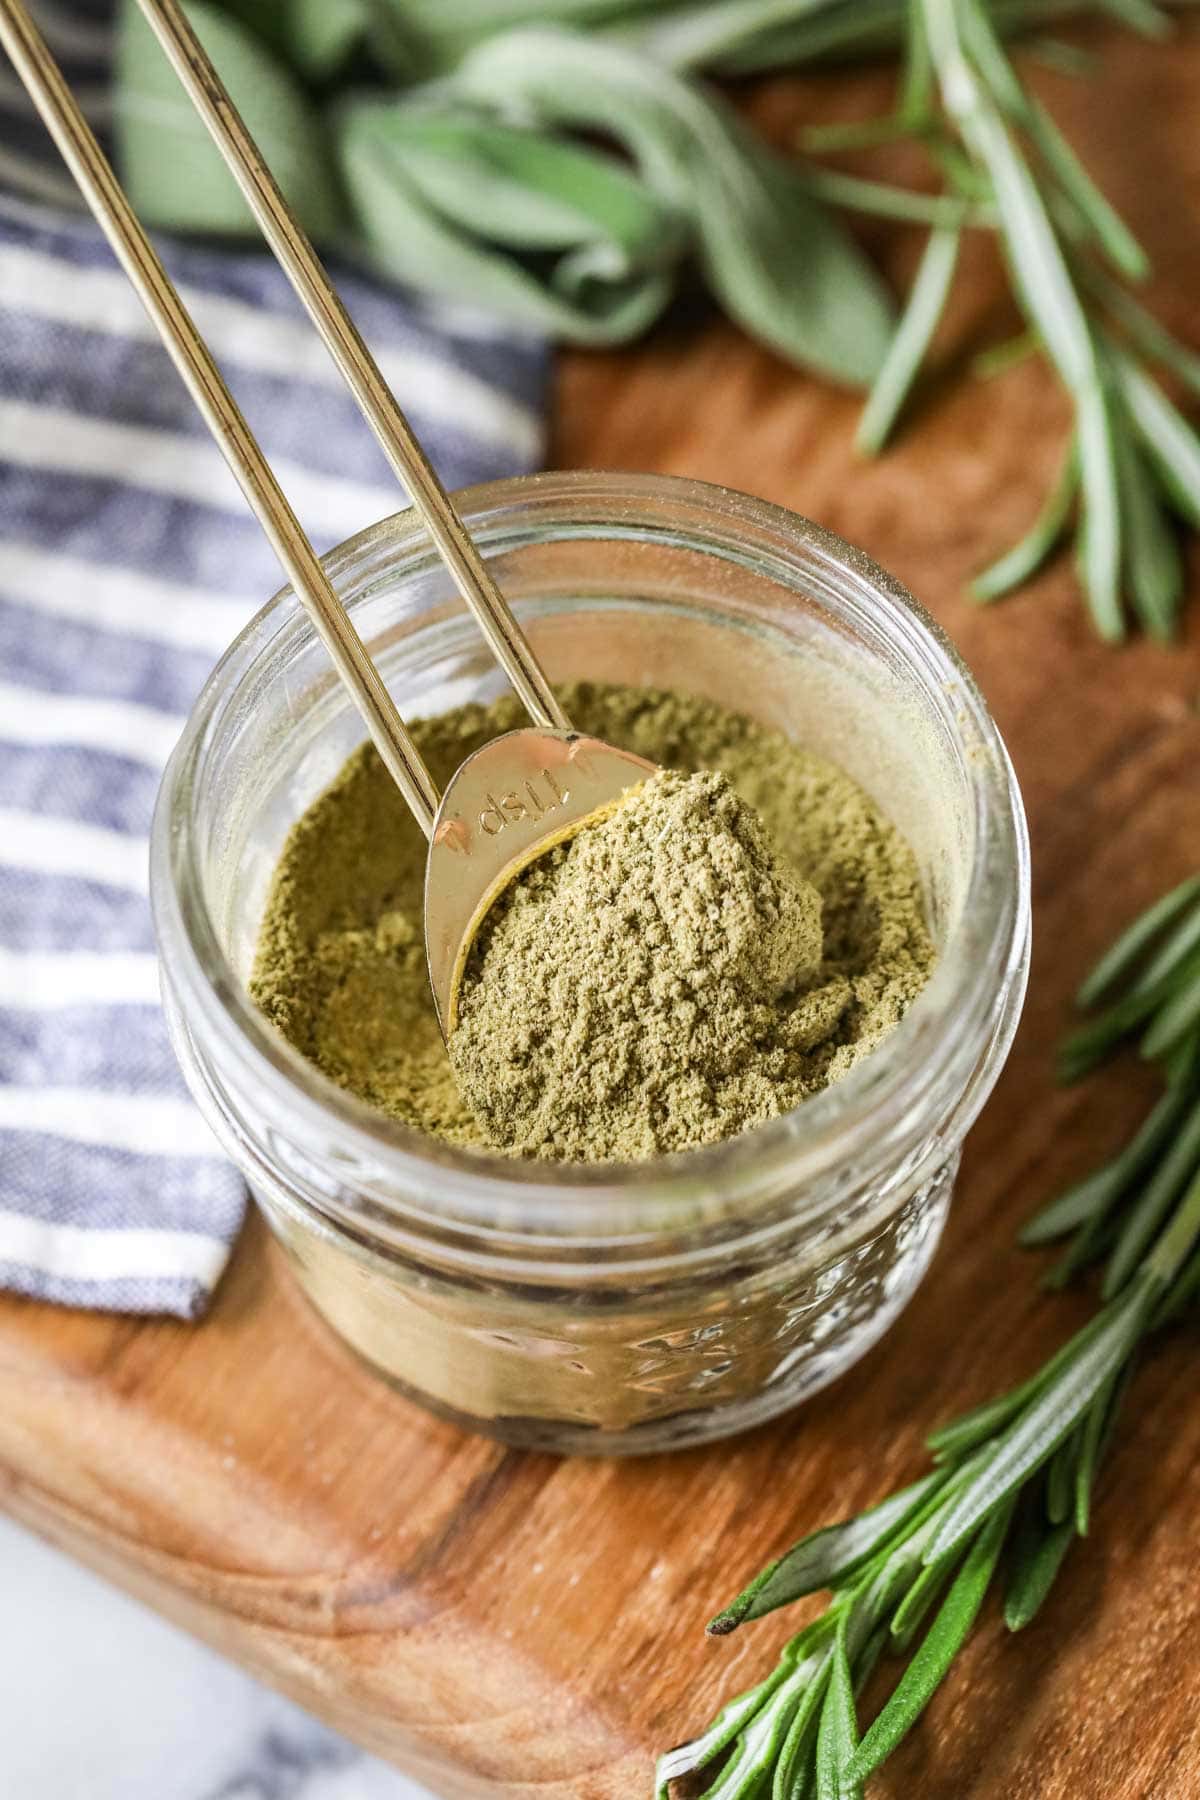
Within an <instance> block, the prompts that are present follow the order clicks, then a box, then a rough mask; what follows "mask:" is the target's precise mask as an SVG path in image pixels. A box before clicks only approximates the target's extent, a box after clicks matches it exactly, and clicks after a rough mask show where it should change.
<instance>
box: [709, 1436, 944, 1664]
mask: <svg viewBox="0 0 1200 1800" xmlns="http://www.w3.org/2000/svg"><path fill="white" fill-rule="evenodd" d="M944 1480H945V1476H944V1475H943V1474H942V1473H941V1471H934V1473H932V1474H930V1475H926V1476H924V1477H923V1478H922V1479H921V1480H920V1481H915V1482H913V1483H912V1484H911V1486H909V1487H906V1488H901V1490H900V1491H899V1493H896V1494H891V1495H889V1496H888V1498H887V1499H886V1500H883V1501H881V1502H880V1503H879V1505H878V1506H873V1507H871V1508H870V1510H869V1511H867V1512H864V1513H859V1514H858V1515H857V1516H856V1517H855V1518H853V1519H845V1520H843V1521H842V1522H841V1523H840V1524H837V1525H826V1526H824V1527H822V1529H821V1530H820V1531H814V1532H811V1533H810V1534H809V1536H808V1537H805V1538H801V1539H800V1541H799V1543H797V1544H793V1546H792V1548H791V1549H790V1550H788V1551H787V1552H786V1553H785V1554H784V1555H783V1556H781V1557H779V1558H778V1560H777V1561H775V1562H773V1563H769V1564H768V1565H767V1567H766V1568H765V1569H763V1570H762V1571H761V1573H760V1574H758V1575H756V1576H755V1578H754V1580H753V1581H752V1582H751V1583H750V1584H749V1586H748V1587H746V1588H743V1590H742V1592H741V1593H740V1594H739V1595H738V1597H737V1599H736V1600H734V1601H732V1602H731V1603H730V1604H729V1605H728V1606H727V1607H725V1608H724V1609H723V1610H722V1611H721V1612H719V1613H718V1614H717V1615H716V1617H715V1618H714V1619H712V1620H711V1621H710V1622H709V1625H708V1631H709V1633H710V1635H712V1636H713V1637H723V1636H725V1635H726V1634H727V1633H728V1632H731V1631H735V1630H736V1629H737V1627H738V1626H739V1625H743V1624H745V1623H746V1622H747V1621H749V1620H751V1619H761V1618H764V1617H765V1616H766V1614H767V1613H770V1612H774V1611H775V1609H776V1608H777V1607H780V1606H788V1605H790V1603H791V1602H792V1601H793V1600H798V1599H800V1597H801V1596H802V1595H804V1594H814V1593H816V1592H818V1590H819V1589H821V1588H831V1587H834V1586H836V1585H837V1584H838V1583H840V1582H841V1581H843V1580H845V1578H846V1577H847V1576H848V1575H850V1574H851V1573H852V1572H853V1571H854V1570H855V1569H856V1568H857V1567H859V1565H860V1564H862V1563H864V1562H865V1561H866V1560H867V1558H868V1557H870V1556H873V1555H874V1554H875V1552H876V1551H878V1550H880V1549H881V1548H882V1547H883V1546H884V1545H885V1544H887V1543H888V1542H889V1541H890V1540H891V1539H892V1538H893V1537H895V1536H897V1535H898V1534H899V1533H900V1532H901V1531H902V1530H903V1528H904V1526H905V1525H906V1524H908V1523H909V1522H910V1521H911V1519H912V1518H913V1516H914V1515H915V1514H916V1513H917V1511H918V1510H919V1509H920V1507H921V1506H922V1505H923V1503H924V1502H925V1501H926V1500H927V1499H928V1498H929V1496H930V1495H932V1494H933V1493H935V1492H936V1490H937V1489H938V1488H939V1487H940V1486H941V1485H942V1483H943V1482H944Z"/></svg>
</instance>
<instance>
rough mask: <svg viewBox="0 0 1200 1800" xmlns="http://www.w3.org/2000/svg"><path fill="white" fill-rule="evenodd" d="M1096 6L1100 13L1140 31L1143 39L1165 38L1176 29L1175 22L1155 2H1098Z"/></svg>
mask: <svg viewBox="0 0 1200 1800" xmlns="http://www.w3.org/2000/svg"><path fill="white" fill-rule="evenodd" d="M1096 5H1097V8H1098V9H1099V11H1100V12H1106V13H1108V14H1109V16H1110V17H1111V18H1114V19H1117V20H1119V21H1120V23H1121V24H1122V25H1128V26H1129V28H1130V30H1131V31H1139V32H1140V33H1141V34H1142V36H1143V37H1148V38H1165V37H1169V36H1170V35H1171V33H1172V31H1173V30H1174V29H1175V25H1174V21H1173V20H1172V19H1171V18H1169V17H1168V15H1167V14H1166V13H1165V12H1163V10H1162V8H1161V7H1160V6H1155V5H1154V4H1153V0H1096Z"/></svg>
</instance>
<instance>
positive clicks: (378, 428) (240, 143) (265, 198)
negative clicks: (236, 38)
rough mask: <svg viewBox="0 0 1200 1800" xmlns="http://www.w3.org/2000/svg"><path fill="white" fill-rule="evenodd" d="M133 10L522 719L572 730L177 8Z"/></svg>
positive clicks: (151, 3)
mask: <svg viewBox="0 0 1200 1800" xmlns="http://www.w3.org/2000/svg"><path fill="white" fill-rule="evenodd" d="M138 4H139V6H140V7H141V10H142V13H143V14H144V16H145V18H146V21H147V23H148V24H149V26H150V28H151V30H152V31H153V32H154V35H155V37H156V38H157V39H158V41H159V43H160V45H161V46H162V48H163V51H164V52H165V54H166V56H167V59H168V61H169V62H170V64H171V66H172V68H173V69H174V70H175V73H176V74H177V75H178V76H179V79H180V81H181V82H182V84H183V86H184V88H185V89H186V91H187V95H188V98H189V99H190V100H191V102H192V105H193V106H194V107H195V109H196V111H197V112H198V113H199V115H200V117H201V118H202V119H203V121H204V124H205V125H206V127H207V128H208V132H209V135H210V137H211V138H212V139H213V142H214V143H215V144H216V146H217V148H218V150H219V151H220V152H221V155H222V156H223V157H224V159H225V162H226V164H227V165H228V168H229V170H230V173H231V174H232V175H233V177H234V179H235V180H236V182H237V184H238V186H239V188H240V189H241V191H242V193H243V195H244V196H245V199H246V202H247V204H248V206H249V207H250V210H251V212H252V213H253V214H254V217H255V219H256V220H257V221H258V225H259V228H260V229H261V231H262V234H263V236H264V237H265V238H266V240H267V243H268V244H269V245H270V248H271V251H272V253H273V255H274V256H275V258H276V260H277V262H278V263H279V264H280V266H281V268H282V269H283V271H284V273H285V274H286V275H287V277H288V280H289V281H290V282H291V284H292V286H293V287H294V288H295V290H296V293H297V294H298V295H299V297H300V300H301V302H302V304H303V305H304V307H305V309H306V311H307V313H308V316H309V318H310V319H311V320H312V322H313V324H314V325H315V326H316V329H317V331H318V333H319V335H320V337H321V339H322V341H323V343H324V345H325V348H326V349H327V350H328V351H329V353H330V355H331V356H332V357H333V360H334V362H335V363H336V364H337V366H338V369H339V371H340V372H341V374H342V377H343V379H344V380H345V382H346V385H347V387H348V388H349V389H350V392H351V393H352V394H353V396H354V398H355V400H356V401H357V403H358V406H359V409H360V411H361V412H362V414H363V416H364V418H365V419H366V420H367V423H368V424H369V425H370V427H371V429H372V431H374V433H375V436H376V437H377V438H378V440H379V442H380V445H381V446H382V448H383V452H384V455H385V456H386V457H387V459H388V461H389V463H390V464H391V466H392V468H393V470H394V471H395V473H396V474H397V475H398V476H399V477H400V479H401V480H402V481H403V483H404V485H405V487H406V488H407V489H408V493H409V497H410V498H411V500H412V503H413V505H414V506H415V507H416V509H417V511H418V512H419V513H420V515H421V518H422V520H423V521H424V524H425V527H426V529H427V530H428V532H429V535H430V537H431V538H432V539H433V541H434V544H435V545H436V546H437V550H438V553H439V555H440V556H441V558H442V561H443V562H444V563H445V565H446V568H447V569H448V570H449V572H450V574H451V575H452V576H453V578H454V582H455V585H456V586H457V588H458V591H459V593H460V594H461V595H462V597H463V599H464V600H465V601H466V603H467V605H468V606H469V607H470V609H471V611H472V613H473V614H474V615H475V618H476V620H477V622H478V624H479V627H480V629H481V631H482V632H483V635H484V637H485V638H486V640H487V643H488V645H489V647H490V649H491V651H492V653H493V655H494V656H495V658H496V660H497V662H498V663H499V664H500V666H501V668H502V669H503V670H504V673H505V674H506V675H507V676H508V679H509V681H510V682H511V683H512V686H513V688H514V689H515V691H516V693H517V695H518V696H519V697H520V699H521V701H522V702H523V704H524V706H525V709H526V711H527V712H528V713H529V716H530V717H531V718H532V720H533V721H534V723H535V724H536V725H543V726H551V727H554V728H556V729H558V730H560V731H565V730H569V729H570V721H569V720H568V719H567V717H566V714H565V713H564V712H563V710H562V708H561V706H560V705H559V703H558V701H557V699H556V698H555V695H554V691H553V689H552V688H551V686H550V683H549V681H548V680H547V679H546V675H545V671H544V670H543V669H542V667H541V665H540V664H539V662H538V660H537V658H536V656H535V655H534V653H533V649H532V647H531V646H530V643H529V640H528V639H527V638H526V636H525V634H524V632H523V631H522V630H521V627H520V626H519V625H518V624H517V621H516V619H515V618H514V617H513V615H512V612H511V611H510V609H509V606H508V603H507V601H506V600H505V598H504V596H503V594H502V593H501V592H500V590H499V588H498V587H497V586H496V583H495V582H494V581H493V579H492V576H491V574H490V572H489V570H488V567H487V564H486V563H485V562H484V560H483V557H482V556H481V555H480V554H479V551H478V549H477V548H476V546H475V544H474V542H473V540H472V538H471V536H470V533H469V532H468V531H467V528H466V526H465V525H464V524H463V522H462V520H461V519H460V518H459V516H458V513H457V512H456V511H455V509H454V505H453V503H452V501H451V499H450V496H449V495H448V494H447V492H446V490H445V488H444V487H443V486H442V483H441V481H440V480H439V478H438V476H437V473H436V472H435V470H434V468H433V465H432V464H431V463H430V461H429V458H428V457H427V456H426V454H425V452H424V450H423V449H422V448H421V445H420V443H419V442H418V440H417V437H416V435H415V433H414V432H413V429H412V427H411V425H410V424H409V422H408V420H407V419H406V418H405V416H404V414H403V413H402V412H401V410H400V407H399V405H398V404H397V402H396V398H395V396H394V395H393V394H392V392H391V390H390V388H389V387H388V385H387V382H386V381H385V380H384V378H383V375H382V374H381V372H380V370H379V366H378V364H377V363H376V361H375V359H374V357H373V356H372V355H371V352H370V351H369V350H368V349H367V346H366V344H365V343H364V342H363V340H362V337H361V336H360V334H359V331H358V328H357V326H356V325H355V324H354V321H353V320H352V319H351V317H350V315H349V313H348V312H347V311H346V308H345V307H344V306H343V305H342V302H341V300H340V298H339V297H338V294H337V291H336V290H335V288H334V286H333V284H332V282H331V281H330V279H329V276H328V275H327V274H326V272H325V269H324V268H323V266H322V264H321V260H320V258H319V257H318V255H317V253H316V251H315V250H314V249H313V247H312V244H311V243H310V242H309V239H308V236H307V234H306V233H305V231H304V230H303V228H302V227H301V225H300V223H299V221H298V220H297V218H296V216H295V214H294V213H293V212H292V209H291V207H290V206H289V205H288V203H287V201H286V200H285V199H284V197H283V194H282V193H281V192H280V189H279V185H278V183H277V182H276V180H275V177H274V176H273V175H272V173H271V171H270V169H269V168H268V167H267V165H266V163H265V162H264V160H263V157H262V153H261V152H260V150H259V148H258V146H257V144H256V143H255V142H254V139H253V138H252V137H251V135H250V133H249V131H248V130H247V128H246V125H245V122H244V120H243V119H242V116H241V114H240V113H239V112H238V110H237V107H236V106H235V105H234V104H233V101H232V100H231V99H230V97H229V93H228V91H227V89H226V87H225V84H224V82H223V81H222V80H221V77H220V76H219V75H218V73H217V71H216V69H215V68H214V67H213V65H212V62H211V61H210V60H209V57H208V54H207V52H206V51H205V49H204V46H203V45H202V44H201V42H200V40H199V38H198V37H197V36H196V32H195V30H194V29H193V27H192V25H191V22H190V21H189V19H188V18H187V16H186V14H185V13H184V11H183V9H182V7H181V6H180V5H179V4H178V0H138Z"/></svg>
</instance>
